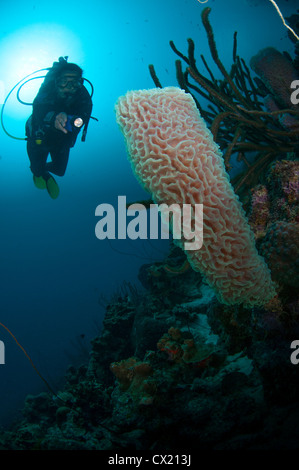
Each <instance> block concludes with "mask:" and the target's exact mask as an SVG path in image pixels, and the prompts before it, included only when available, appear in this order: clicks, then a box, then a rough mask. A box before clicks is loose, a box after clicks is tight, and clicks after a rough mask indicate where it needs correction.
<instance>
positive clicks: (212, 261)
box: [116, 87, 275, 306]
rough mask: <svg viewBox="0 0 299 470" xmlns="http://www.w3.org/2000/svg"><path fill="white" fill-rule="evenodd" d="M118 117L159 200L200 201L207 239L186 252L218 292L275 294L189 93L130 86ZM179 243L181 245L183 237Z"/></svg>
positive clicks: (235, 299)
mask: <svg viewBox="0 0 299 470" xmlns="http://www.w3.org/2000/svg"><path fill="white" fill-rule="evenodd" d="M116 118H117V122H118V124H119V125H120V128H121V130H122V132H123V134H124V136H125V139H126V143H127V148H128V153H129V158H130V161H131V164H132V168H133V171H134V172H135V174H136V176H137V178H138V179H139V181H140V182H141V183H142V184H143V185H144V187H145V189H146V190H148V191H149V192H150V193H151V195H152V198H153V200H154V202H155V203H157V204H160V203H165V204H167V205H168V206H170V205H171V204H173V203H175V204H179V205H180V207H182V205H183V204H190V205H192V207H193V208H194V207H195V204H203V206H204V220H203V246H202V248H201V249H199V250H192V251H187V252H186V254H187V258H188V261H189V263H190V264H191V266H192V268H193V269H194V270H195V271H200V272H201V273H203V274H204V275H205V277H206V280H207V282H208V283H209V284H210V285H211V286H212V287H213V288H214V289H215V291H216V293H217V296H218V299H219V300H220V301H221V302H223V303H225V304H244V305H245V306H253V305H264V304H265V303H267V302H268V301H269V300H270V299H272V298H273V297H274V296H275V287H274V285H273V283H272V281H271V277H270V272H269V270H268V268H267V265H266V263H265V262H264V260H263V258H261V257H260V256H259V255H258V253H257V250H256V248H255V243H254V237H253V234H252V232H251V230H250V227H249V225H248V223H247V220H246V218H245V214H244V211H243V209H242V206H241V204H240V202H239V200H238V197H237V196H236V195H235V193H234V191H233V188H232V186H231V184H230V182H229V177H228V174H227V173H226V171H225V167H224V162H223V157H222V154H221V152H220V150H219V147H218V145H217V144H216V143H215V142H214V140H213V138H212V134H211V132H210V131H209V130H208V128H207V126H206V124H205V121H204V120H203V119H202V118H201V116H200V114H199V111H198V109H197V107H196V104H195V102H194V100H193V98H192V96H191V95H190V94H189V93H185V92H184V91H183V90H181V89H180V88H177V87H168V88H163V89H159V88H156V89H152V90H140V91H131V92H128V93H127V94H126V95H125V96H124V97H120V98H119V100H118V102H117V104H116ZM193 227H194V214H193ZM176 243H177V244H178V245H179V246H180V247H181V248H184V243H183V240H182V239H178V240H176Z"/></svg>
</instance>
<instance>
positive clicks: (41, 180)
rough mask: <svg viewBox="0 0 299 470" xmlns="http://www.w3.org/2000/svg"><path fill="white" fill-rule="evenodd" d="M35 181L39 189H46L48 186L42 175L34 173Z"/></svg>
mask: <svg viewBox="0 0 299 470" xmlns="http://www.w3.org/2000/svg"><path fill="white" fill-rule="evenodd" d="M33 182H34V185H35V186H36V187H37V188H38V189H46V187H47V183H46V180H45V179H44V178H43V177H42V176H35V175H33Z"/></svg>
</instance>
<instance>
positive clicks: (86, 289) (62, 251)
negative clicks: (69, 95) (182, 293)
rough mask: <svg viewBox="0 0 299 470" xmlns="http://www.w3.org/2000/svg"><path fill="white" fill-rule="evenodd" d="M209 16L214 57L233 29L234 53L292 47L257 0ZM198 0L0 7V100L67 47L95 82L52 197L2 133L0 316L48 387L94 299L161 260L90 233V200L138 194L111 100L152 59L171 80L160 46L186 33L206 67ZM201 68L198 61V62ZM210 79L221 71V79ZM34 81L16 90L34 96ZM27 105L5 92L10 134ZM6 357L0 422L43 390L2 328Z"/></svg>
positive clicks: (167, 56) (143, 245) (182, 42)
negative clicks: (80, 135) (84, 127)
mask: <svg viewBox="0 0 299 470" xmlns="http://www.w3.org/2000/svg"><path fill="white" fill-rule="evenodd" d="M207 4H208V5H209V6H211V7H212V13H211V15H210V20H211V23H212V25H213V28H214V32H215V39H216V42H217V44H218V51H219V55H220V57H221V59H222V61H223V63H224V64H225V66H227V67H228V68H229V66H230V64H231V60H232V38H233V32H234V31H235V30H237V31H238V52H239V54H240V55H241V56H242V57H243V58H244V59H245V60H249V59H250V57H251V56H252V55H255V54H256V52H257V51H258V50H259V49H261V48H263V47H267V46H273V47H277V48H278V49H279V50H287V51H289V52H292V51H293V45H292V43H291V41H290V40H289V39H288V38H287V32H286V29H285V28H284V26H283V24H282V21H281V19H280V18H279V17H278V15H277V13H276V11H275V9H274V7H273V5H271V3H270V2H269V1H267V0H260V1H253V0H251V1H250V0H209V1H208V3H207ZM207 4H205V5H201V4H200V3H199V2H198V1H197V0H151V1H146V0H138V1H137V0H127V1H125V2H124V1H123V0H114V1H113V2H112V1H111V2H110V1H106V0H105V1H103V0H93V1H92V0H86V1H85V2H82V1H80V2H79V1H77V0H73V1H72V2H60V1H59V2H58V1H57V0H52V1H51V2H46V1H44V0H39V1H38V2H30V1H29V2H28V1H26V2H25V1H16V2H6V4H5V5H1V20H0V64H1V75H0V80H1V86H0V92H1V93H2V91H3V93H2V94H3V96H1V95H0V99H2V102H3V99H4V97H5V95H6V94H7V93H8V92H9V91H10V89H11V88H12V87H13V86H14V85H15V84H16V83H17V82H18V81H19V80H21V79H22V78H23V77H24V76H25V75H27V74H29V73H31V72H33V71H35V70H37V69H41V68H44V67H49V66H51V65H52V63H53V62H54V61H56V60H57V59H58V57H59V56H65V55H68V56H69V60H70V61H71V62H75V63H77V64H78V65H80V66H81V67H82V68H83V69H84V76H85V77H87V78H88V79H89V80H91V81H92V83H93V85H94V87H95V93H94V96H93V104H94V107H93V115H94V116H96V117H97V118H98V119H99V122H98V123H96V122H94V121H91V123H90V125H89V131H88V135H87V140H86V142H85V143H82V142H81V141H80V140H79V139H78V141H77V144H76V146H75V148H74V149H72V151H71V157H70V161H69V165H68V169H67V172H66V174H65V176H64V177H63V178H57V181H58V183H59V186H60V191H61V193H60V196H59V198H58V199H57V200H52V199H50V197H49V196H48V194H47V192H46V191H39V190H38V189H36V188H35V187H34V185H33V182H32V175H31V172H30V170H29V160H28V157H27V154H26V150H25V142H24V141H21V140H13V139H11V138H9V137H8V136H7V135H6V134H5V133H4V132H3V131H2V129H1V130H0V215H1V229H0V269H1V282H0V321H1V322H3V323H4V324H5V325H7V327H8V328H10V329H11V331H12V332H13V334H14V335H15V336H16V337H17V339H18V340H19V342H20V343H21V344H22V345H23V347H24V348H25V349H26V350H27V352H28V353H29V354H30V356H31V357H32V359H33V361H34V362H35V364H36V366H37V367H38V368H39V370H40V371H41V372H42V374H43V375H44V376H45V378H46V379H47V380H49V382H50V383H51V384H52V386H53V387H59V385H60V383H61V379H62V377H63V375H64V373H65V370H66V368H67V366H68V364H69V363H70V359H69V356H70V354H72V355H76V354H77V353H78V351H77V349H76V347H74V346H73V344H74V342H76V341H77V338H78V337H80V335H85V336H84V341H85V344H88V343H89V341H90V339H92V338H93V337H94V336H95V335H96V334H97V332H98V328H99V326H100V324H101V320H102V318H103V314H104V309H103V307H102V303H103V302H102V300H100V302H99V299H102V298H103V297H105V298H106V299H109V297H110V296H111V295H113V294H114V293H115V292H117V290H118V289H120V286H121V285H122V282H123V281H127V282H131V283H132V284H134V285H136V286H138V287H141V286H140V284H139V281H138V279H137V275H138V271H139V267H140V266H141V265H142V264H144V263H148V262H153V261H155V260H159V259H162V257H163V252H164V253H166V252H167V247H168V242H167V241H164V242H161V243H160V242H156V243H153V242H140V241H118V240H115V241H113V242H111V244H109V243H108V241H107V240H105V241H100V240H98V239H97V238H96V236H95V225H96V222H97V219H96V217H95V208H96V206H97V205H99V204H101V203H110V204H113V205H116V203H117V196H119V195H125V196H126V197H127V200H128V201H129V202H131V201H136V200H140V199H146V198H148V195H147V194H146V193H145V191H143V189H142V188H141V187H140V186H139V184H138V182H137V181H136V180H135V178H134V176H133V174H132V171H131V168H130V165H129V163H128V161H127V157H126V150H125V146H124V140H123V137H122V135H121V133H120V131H119V129H118V127H117V125H116V122H115V115H114V104H115V102H116V100H117V98H118V97H119V96H120V95H123V94H125V93H126V91H128V90H133V89H144V88H153V87H154V85H153V82H152V79H151V77H150V74H149V72H148V64H150V63H153V64H154V65H155V68H156V71H157V74H158V76H159V78H160V81H161V83H162V85H163V86H169V85H177V82H176V78H175V67H174V61H175V60H176V59H177V56H176V55H175V54H174V53H173V51H172V50H171V48H170V46H169V40H171V39H172V40H173V41H174V42H175V44H176V46H177V48H178V49H179V50H182V51H183V52H185V53H186V52H187V42H186V39H187V38H188V37H191V38H193V39H194V41H195V43H196V45H197V49H196V50H197V56H198V62H199V61H200V57H199V54H200V53H202V54H204V55H205V57H206V59H207V60H208V62H209V63H210V64H211V68H212V69H213V71H214V72H215V75H217V74H218V75H219V73H218V72H217V70H216V68H215V66H213V63H212V60H211V58H210V53H209V49H208V47H207V41H206V35H205V32H204V30H203V27H202V25H201V21H200V13H201V11H202V9H203V8H204V7H205V6H207ZM278 4H279V6H280V7H281V9H282V11H283V13H284V14H285V15H286V16H288V15H290V14H292V13H294V12H295V10H296V6H298V5H297V1H296V0H294V1H287V0H280V1H278ZM199 68H200V67H199ZM202 71H203V69H202ZM219 78H220V76H219ZM40 84H41V80H34V81H31V82H30V83H29V84H28V85H27V86H26V87H24V89H23V91H22V93H23V95H22V97H24V99H28V100H31V101H32V99H33V98H34V96H35V94H36V93H37V91H38V88H39V86H40ZM30 112H31V108H30V107H26V106H22V105H20V104H19V103H18V102H17V100H16V97H15V94H13V95H12V96H11V97H10V99H9V101H8V103H7V106H6V110H5V124H6V127H7V129H8V130H9V132H11V133H12V134H14V135H15V136H18V137H23V136H24V124H25V121H26V119H27V117H28V116H29V115H30ZM0 340H2V341H3V342H4V345H5V364H3V365H0V426H1V425H3V426H5V425H7V424H9V423H10V422H11V421H12V420H13V419H15V418H17V417H18V416H19V411H20V409H21V408H22V406H23V402H24V398H25V397H26V395H27V394H29V393H32V394H36V393H39V392H40V391H43V390H45V386H44V384H43V382H42V381H41V380H40V378H39V377H38V376H37V375H36V373H35V372H34V370H33V369H32V367H31V366H30V363H29V361H28V360H27V359H26V357H25V356H24V354H23V353H22V351H21V350H20V349H19V348H18V347H17V345H16V344H15V342H14V341H13V340H12V339H11V337H10V336H9V335H8V334H7V332H6V331H5V330H4V329H0Z"/></svg>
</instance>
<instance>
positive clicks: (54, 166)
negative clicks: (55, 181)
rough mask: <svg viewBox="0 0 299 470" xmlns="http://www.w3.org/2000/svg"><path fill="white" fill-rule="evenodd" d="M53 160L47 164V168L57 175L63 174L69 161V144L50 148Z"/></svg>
mask: <svg viewBox="0 0 299 470" xmlns="http://www.w3.org/2000/svg"><path fill="white" fill-rule="evenodd" d="M50 154H51V158H52V161H51V162H48V163H47V164H46V169H47V171H49V172H50V173H54V175H57V176H63V175H64V174H65V170H66V167H67V164H68V161H69V154H70V147H69V146H67V145H60V146H56V147H54V148H53V149H51V150H50Z"/></svg>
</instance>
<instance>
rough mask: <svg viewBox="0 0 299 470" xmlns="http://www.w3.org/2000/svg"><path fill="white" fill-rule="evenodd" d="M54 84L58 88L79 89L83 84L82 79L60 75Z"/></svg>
mask: <svg viewBox="0 0 299 470" xmlns="http://www.w3.org/2000/svg"><path fill="white" fill-rule="evenodd" d="M56 85H57V86H58V88H63V89H65V88H68V89H70V88H72V89H73V90H79V88H81V87H82V85H83V79H82V78H68V77H61V78H58V79H57V81H56Z"/></svg>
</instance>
